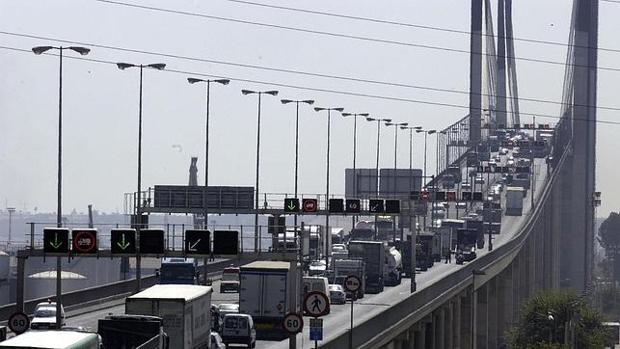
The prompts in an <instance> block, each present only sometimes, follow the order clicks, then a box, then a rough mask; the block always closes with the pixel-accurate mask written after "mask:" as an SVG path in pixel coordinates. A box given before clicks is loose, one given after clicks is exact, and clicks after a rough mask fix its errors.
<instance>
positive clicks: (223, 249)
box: [213, 230, 239, 255]
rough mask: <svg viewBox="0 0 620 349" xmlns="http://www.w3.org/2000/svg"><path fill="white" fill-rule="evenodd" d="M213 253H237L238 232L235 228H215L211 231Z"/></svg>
mask: <svg viewBox="0 0 620 349" xmlns="http://www.w3.org/2000/svg"><path fill="white" fill-rule="evenodd" d="M213 254H216V255H237V254H239V232H238V231H236V230H215V231H214V232H213Z"/></svg>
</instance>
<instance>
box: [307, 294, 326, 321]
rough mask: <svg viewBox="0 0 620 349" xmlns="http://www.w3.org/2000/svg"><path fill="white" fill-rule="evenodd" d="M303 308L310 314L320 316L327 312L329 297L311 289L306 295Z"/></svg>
mask: <svg viewBox="0 0 620 349" xmlns="http://www.w3.org/2000/svg"><path fill="white" fill-rule="evenodd" d="M304 310H305V311H306V313H308V314H309V315H310V316H314V317H321V316H324V315H327V314H329V298H328V297H327V295H326V294H325V293H323V292H320V291H312V292H309V293H308V294H307V295H306V299H305V300H304Z"/></svg>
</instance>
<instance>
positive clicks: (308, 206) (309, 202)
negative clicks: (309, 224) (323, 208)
mask: <svg viewBox="0 0 620 349" xmlns="http://www.w3.org/2000/svg"><path fill="white" fill-rule="evenodd" d="M318 209H319V202H318V200H317V199H303V200H302V211H303V212H311V213H313V212H316V211H318Z"/></svg>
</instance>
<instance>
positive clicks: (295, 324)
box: [282, 313, 304, 334]
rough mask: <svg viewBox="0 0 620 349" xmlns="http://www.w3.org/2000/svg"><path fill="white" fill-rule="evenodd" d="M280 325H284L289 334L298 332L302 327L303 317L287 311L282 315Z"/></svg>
mask: <svg viewBox="0 0 620 349" xmlns="http://www.w3.org/2000/svg"><path fill="white" fill-rule="evenodd" d="M282 326H284V330H285V331H286V332H288V333H289V334H295V333H299V332H301V330H302V329H303V328H304V319H303V318H302V317H301V315H299V314H296V313H288V314H286V316H285V317H284V321H283V322H282Z"/></svg>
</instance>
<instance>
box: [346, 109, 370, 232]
mask: <svg viewBox="0 0 620 349" xmlns="http://www.w3.org/2000/svg"><path fill="white" fill-rule="evenodd" d="M368 115H369V114H368V113H342V116H343V117H345V118H346V117H349V116H352V117H353V193H354V196H355V197H359V195H358V193H357V117H358V116H362V117H368ZM353 228H355V216H352V217H351V229H353Z"/></svg>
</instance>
